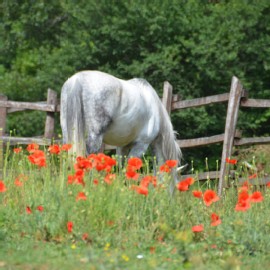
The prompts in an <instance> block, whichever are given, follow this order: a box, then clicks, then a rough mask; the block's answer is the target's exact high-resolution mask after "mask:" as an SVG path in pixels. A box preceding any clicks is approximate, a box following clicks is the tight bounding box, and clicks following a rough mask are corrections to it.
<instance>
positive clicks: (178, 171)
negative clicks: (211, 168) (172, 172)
mask: <svg viewBox="0 0 270 270" xmlns="http://www.w3.org/2000/svg"><path fill="white" fill-rule="evenodd" d="M187 166H188V164H185V165H183V166H180V167H178V168H177V169H176V171H177V173H178V174H180V173H181V172H183V171H184V170H185V169H186V168H187Z"/></svg>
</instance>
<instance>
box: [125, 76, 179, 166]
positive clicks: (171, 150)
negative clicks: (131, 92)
mask: <svg viewBox="0 0 270 270" xmlns="http://www.w3.org/2000/svg"><path fill="white" fill-rule="evenodd" d="M129 82H131V83H134V84H136V85H139V86H140V87H141V88H143V91H149V90H151V91H152V92H153V97H154V99H155V102H156V104H158V107H159V114H160V115H159V116H160V131H159V135H158V137H157V140H160V141H161V147H162V153H163V156H164V158H165V160H171V159H174V160H178V161H179V164H180V161H181V158H182V152H181V150H180V147H179V145H178V143H177V142H176V132H175V131H174V130H173V126H172V123H171V119H170V116H169V115H168V113H167V111H166V109H165V107H164V106H163V104H162V102H161V100H160V98H159V96H158V95H157V93H156V91H155V90H154V88H153V87H152V86H151V84H150V83H149V82H148V81H146V80H145V79H141V78H134V79H131V80H129Z"/></svg>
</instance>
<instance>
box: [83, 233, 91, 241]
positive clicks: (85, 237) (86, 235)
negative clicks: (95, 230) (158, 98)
mask: <svg viewBox="0 0 270 270" xmlns="http://www.w3.org/2000/svg"><path fill="white" fill-rule="evenodd" d="M88 237H89V235H88V233H84V234H83V235H82V240H84V241H86V240H87V239H88Z"/></svg>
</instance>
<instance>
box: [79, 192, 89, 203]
mask: <svg viewBox="0 0 270 270" xmlns="http://www.w3.org/2000/svg"><path fill="white" fill-rule="evenodd" d="M86 199H87V198H86V195H85V193H84V192H79V193H78V194H77V197H76V201H80V200H82V201H86Z"/></svg>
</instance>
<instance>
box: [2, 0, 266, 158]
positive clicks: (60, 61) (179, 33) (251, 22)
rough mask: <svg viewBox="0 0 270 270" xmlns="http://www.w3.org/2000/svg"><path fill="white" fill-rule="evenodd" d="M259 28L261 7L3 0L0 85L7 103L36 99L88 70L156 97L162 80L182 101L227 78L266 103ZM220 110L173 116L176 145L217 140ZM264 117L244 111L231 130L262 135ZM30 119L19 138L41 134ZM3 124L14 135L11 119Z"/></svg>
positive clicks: (262, 28) (262, 29) (223, 86)
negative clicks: (131, 82) (145, 86)
mask: <svg viewBox="0 0 270 270" xmlns="http://www.w3.org/2000/svg"><path fill="white" fill-rule="evenodd" d="M269 25H270V3H269V1H268V0H262V1H259V2H258V1H246V0H239V1H234V0H229V1H225V0H221V1H195V0H191V1H185V0H173V1H154V2H153V1H152V2H149V1H140V0H137V1H122V0H121V1H113V2H112V1H107V0H101V1H95V0H91V1H79V3H78V2H75V1H73V0H68V1H44V0H41V1H36V2H31V1H30V2H29V1H16V0H11V1H7V0H4V1H2V3H1V8H0V88H1V92H2V93H4V94H6V95H7V96H8V97H9V99H11V100H18V101H24V100H28V101H40V100H45V96H46V89H47V88H49V87H50V88H52V89H54V90H56V91H57V92H58V93H59V95H60V89H61V86H62V84H63V82H64V81H65V80H66V79H67V78H68V77H69V76H71V75H72V74H73V73H75V72H76V71H79V70H84V69H98V70H102V71H105V72H108V73H111V74H113V75H115V76H118V77H121V78H126V79H129V78H132V77H144V78H145V79H147V80H148V81H149V82H150V83H151V84H152V85H153V86H154V87H155V89H156V90H157V91H158V92H159V94H161V89H162V84H163V81H165V80H168V81H169V82H170V83H171V84H172V85H173V87H174V92H175V93H179V94H180V95H181V96H182V97H183V98H184V99H187V98H196V97H203V96H207V95H213V94H218V93H225V92H228V90H229V86H230V81H231V77H232V76H233V75H236V76H237V77H239V78H240V80H241V81H242V82H243V84H244V86H245V88H246V89H248V90H249V93H250V97H254V98H268V96H269V92H270V85H269V81H270V73H269V69H270V47H269V46H268V44H270V28H269ZM225 113H226V108H224V107H222V106H220V107H219V106H212V107H211V106H210V107H205V108H201V109H199V110H196V109H195V110H182V111H179V112H176V113H175V115H174V116H173V120H174V126H175V129H176V130H177V131H178V133H179V136H180V137H181V138H194V137H201V136H210V135H215V134H219V133H222V132H223V130H224V125H225V123H224V121H223V120H225ZM37 117H38V116H37ZM268 119H269V110H260V111H258V110H252V111H250V112H249V111H246V110H244V113H243V114H240V119H239V127H238V128H243V129H244V130H245V134H246V135H248V136H253V135H256V134H257V135H268V134H269V129H270V126H269V121H268ZM218 120H220V121H218ZM221 120H222V121H221ZM34 122H36V124H33V125H32V128H27V129H25V130H27V132H28V135H29V136H30V135H35V131H36V130H41V129H43V123H42V122H41V121H34ZM9 127H10V128H11V129H17V127H16V121H15V122H14V124H10V125H9ZM27 132H25V133H23V134H26V133H27ZM197 152H198V153H199V152H200V153H201V157H202V156H203V152H204V151H203V150H200V151H197Z"/></svg>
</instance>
